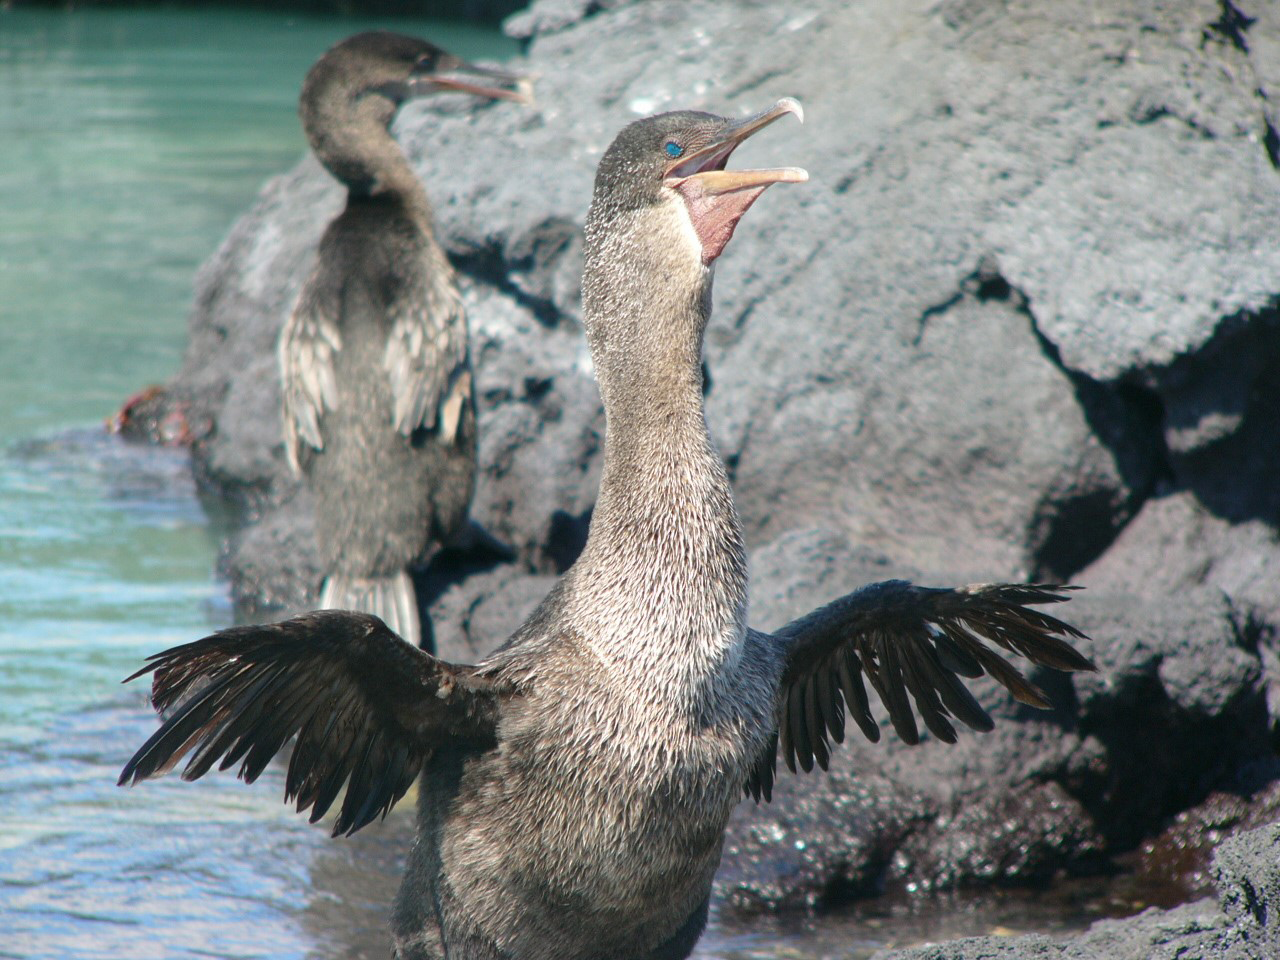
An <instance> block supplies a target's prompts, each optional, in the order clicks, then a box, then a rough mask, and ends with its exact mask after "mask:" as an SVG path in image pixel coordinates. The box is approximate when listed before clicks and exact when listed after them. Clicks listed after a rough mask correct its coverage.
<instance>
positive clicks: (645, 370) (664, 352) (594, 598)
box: [573, 225, 747, 692]
mask: <svg viewBox="0 0 1280 960" xmlns="http://www.w3.org/2000/svg"><path fill="white" fill-rule="evenodd" d="M596 233H597V235H594V236H593V235H592V234H593V230H592V228H591V226H590V225H589V227H588V238H587V246H588V255H587V263H586V269H585V272H584V279H583V293H584V301H583V307H584V314H585V316H584V320H585V323H586V326H587V330H588V337H589V340H590V343H591V348H592V358H593V360H594V362H595V367H596V375H597V378H598V380H599V383H600V392H601V397H602V398H603V400H604V407H605V418H606V432H605V452H604V472H603V476H602V478H601V482H600V495H599V499H598V500H597V502H596V507H595V511H594V513H593V515H592V520H591V532H590V534H589V536H588V540H587V545H586V547H585V549H584V551H583V555H582V558H581V559H580V560H579V562H578V564H577V565H576V566H575V568H574V574H573V579H574V584H575V588H576V589H578V590H581V591H586V592H587V594H588V595H589V596H590V601H591V604H592V609H595V610H598V611H607V614H606V618H607V619H608V621H609V623H607V624H604V625H603V627H604V628H605V629H603V630H601V629H599V627H598V628H597V630H596V631H595V637H597V638H599V639H597V640H596V641H595V642H597V643H600V644H603V645H605V646H606V647H607V649H605V650H603V651H600V650H598V651H597V652H599V653H602V655H603V656H604V657H605V658H607V659H609V660H613V661H620V662H622V663H624V664H626V665H628V666H630V667H638V668H642V669H643V668H647V667H654V666H655V665H660V666H659V669H660V670H663V671H665V673H666V675H668V676H669V677H670V678H671V679H673V680H674V681H675V682H676V684H677V685H679V686H680V687H682V688H684V689H685V691H686V692H690V691H689V688H690V687H696V686H700V685H705V684H706V683H708V682H711V681H712V680H713V679H714V676H715V675H716V674H718V672H719V671H720V670H721V668H722V667H723V666H724V663H725V661H726V660H727V659H728V658H732V657H736V656H737V654H738V652H739V651H740V644H741V639H742V635H743V631H744V629H745V622H746V602H747V601H746V586H747V574H746V561H745V554H744V550H743V542H742V531H741V524H740V522H739V520H738V515H737V511H736V510H735V509H734V505H733V496H732V492H731V490H730V487H729V481H728V477H727V476H726V474H725V469H724V464H723V462H722V461H721V459H720V456H719V454H718V453H717V451H716V449H715V447H714V445H713V444H712V442H711V440H710V437H709V436H708V433H707V424H706V419H705V415H704V408H703V401H702V373H701V354H702V334H703V330H704V328H705V326H706V321H707V315H708V313H709V311H710V305H711V297H710V292H711V274H710V271H708V270H707V268H705V267H703V266H702V265H701V263H700V262H697V261H694V262H693V263H692V264H690V262H689V260H688V259H687V258H682V257H679V256H674V254H677V253H678V252H679V251H672V253H673V259H672V262H670V263H666V264H663V263H653V262H644V261H643V260H641V262H639V263H637V262H636V259H637V258H636V257H635V256H634V255H633V254H632V253H629V252H628V251H626V250H621V249H618V245H619V244H623V245H624V246H625V244H626V242H627V238H626V235H625V232H624V233H623V235H621V236H619V235H618V234H617V233H616V232H615V233H614V234H612V235H610V236H602V235H599V233H598V232H596ZM657 246H658V247H659V248H661V247H662V246H663V245H662V244H658V245H657ZM657 256H659V257H661V256H664V254H657ZM637 268H638V269H637ZM654 278H662V280H661V282H654ZM673 665H674V667H673Z"/></svg>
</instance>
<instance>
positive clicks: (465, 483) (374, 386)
mask: <svg viewBox="0 0 1280 960" xmlns="http://www.w3.org/2000/svg"><path fill="white" fill-rule="evenodd" d="M322 324H327V325H329V327H330V328H331V329H332V331H333V335H334V338H335V339H336V341H337V343H338V346H336V347H335V348H334V349H332V350H331V351H330V352H329V357H328V362H329V363H330V365H331V369H332V381H333V382H332V386H333V396H332V402H331V403H324V404H323V405H322V409H321V410H320V411H319V413H318V416H317V418H316V419H317V429H318V433H319V438H320V441H321V443H322V446H321V447H320V448H319V449H317V448H316V447H314V446H313V445H312V444H310V443H308V442H307V439H306V438H305V437H302V438H300V440H299V441H298V442H297V444H296V450H297V460H298V464H299V467H300V469H301V471H302V473H303V475H304V476H305V477H306V480H307V482H308V484H309V485H310V486H311V488H312V490H313V492H314V493H315V496H316V502H317V511H316V527H317V537H318V540H319V543H320V549H321V555H322V556H321V560H322V563H323V565H324V567H325V569H326V573H334V572H337V573H345V574H350V575H353V576H380V575H389V574H393V573H396V572H398V571H399V570H401V569H403V568H404V567H405V566H406V564H408V563H411V562H413V561H414V560H416V559H417V558H419V557H420V556H421V555H422V554H423V552H424V551H425V550H426V548H427V546H428V544H429V543H430V542H431V541H432V540H433V539H442V538H445V537H448V536H449V535H450V534H452V533H453V532H454V531H455V530H457V529H458V527H459V526H460V525H461V524H462V523H463V522H464V519H465V514H466V510H467V506H468V504H469V502H470V499H471V493H472V489H473V486H474V475H475V445H476V429H475V415H474V405H473V403H472V402H471V380H470V366H469V360H468V354H467V329H466V321H465V318H464V316H463V314H462V311H461V308H460V304H459V302H458V296H457V291H456V287H455V285H454V280H453V274H452V270H451V269H450V267H449V265H448V263H447V261H446V260H445V259H444V256H443V254H442V253H441V252H440V250H439V248H438V247H437V245H436V244H435V242H434V240H433V239H432V238H431V237H430V235H429V234H428V233H427V231H426V229H425V228H424V225H423V224H421V223H419V222H418V219H417V218H415V217H414V216H413V215H412V214H411V213H410V212H409V211H407V210H406V209H405V207H404V206H403V205H401V204H400V203H399V202H397V200H396V198H394V197H389V196H379V197H371V198H353V199H352V201H351V202H350V203H349V204H348V206H347V208H346V210H345V211H344V212H343V213H342V214H341V215H340V216H339V217H338V218H337V219H335V220H334V221H333V222H332V223H331V224H330V225H329V228H328V229H327V230H326V232H325V235H324V238H323V239H322V241H321V245H320V252H319V256H318V261H317V265H316V268H315V270H314V272H313V273H312V275H311V277H310V279H309V280H308V281H307V284H306V286H305V288H304V290H303V292H302V294H301V296H300V298H299V304H298V308H297V312H296V314H295V317H294V319H293V321H292V322H291V324H290V329H289V330H287V331H286V334H285V343H284V344H283V345H282V353H284V354H286V355H287V354H288V353H289V351H290V350H291V349H293V350H294V352H295V353H303V354H305V352H306V350H305V347H303V348H302V349H299V344H300V343H302V342H303V341H305V339H306V338H307V337H312V338H315V337H316V336H317V334H315V333H313V332H312V331H314V330H316V329H318V328H319V327H320V326H321V325H322ZM291 344H292V346H291ZM397 363H399V364H400V376H399V378H397V375H396V370H397ZM298 376H299V377H300V378H305V377H306V376H307V372H306V371H305V370H304V371H302V372H301V373H300V374H299V375H298ZM288 388H289V385H288V384H286V390H288ZM451 393H453V394H458V395H459V396H458V398H457V400H456V401H455V407H456V410H453V411H452V412H453V415H454V418H455V419H454V420H453V421H452V422H451V423H450V427H451V429H450V430H449V431H448V434H449V435H448V436H445V435H444V432H443V431H442V429H441V422H440V421H441V408H442V407H444V406H445V404H446V402H448V399H449V396H450V394H451ZM415 395H417V396H418V397H423V398H427V402H422V401H421V400H420V401H419V406H420V407H422V408H423V409H424V412H422V413H420V414H419V415H418V416H419V419H420V420H422V421H426V422H419V423H409V424H407V425H405V426H404V427H402V428H398V427H397V413H398V412H400V413H401V414H402V415H401V417H400V419H402V420H403V419H404V416H403V413H402V412H403V410H404V408H405V407H406V405H407V404H408V405H412V403H413V401H414V398H415ZM286 416H288V414H287V413H286Z"/></svg>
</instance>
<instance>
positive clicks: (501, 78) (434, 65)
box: [298, 30, 532, 187]
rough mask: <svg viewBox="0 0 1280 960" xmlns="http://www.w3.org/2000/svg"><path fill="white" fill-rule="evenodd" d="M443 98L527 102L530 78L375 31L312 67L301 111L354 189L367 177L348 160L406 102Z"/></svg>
mask: <svg viewBox="0 0 1280 960" xmlns="http://www.w3.org/2000/svg"><path fill="white" fill-rule="evenodd" d="M446 91H457V92H460V93H469V94H471V95H473V96H477V97H487V98H489V99H494V100H516V101H518V102H521V103H531V102H532V97H531V96H530V80H529V78H527V77H524V76H522V75H520V74H515V73H509V72H507V71H505V70H494V69H490V68H487V67H477V66H474V65H472V64H469V63H467V62H466V61H464V60H461V59H460V58H458V57H455V56H454V55H453V54H451V53H446V52H445V51H444V50H441V49H440V48H439V47H437V46H435V45H434V44H431V43H428V42H427V41H425V40H418V39H416V38H415V37H406V36H403V35H402V34H398V33H391V32H389V31H386V30H375V31H371V32H369V33H358V34H356V35H355V36H352V37H347V39H345V40H343V41H342V42H340V43H338V44H337V45H335V46H334V47H332V48H331V49H330V50H328V51H327V52H326V53H325V54H324V56H322V57H321V58H320V59H319V60H317V61H316V63H315V65H314V66H312V68H311V70H310V71H309V72H308V73H307V78H306V80H305V81H304V82H303V84H302V96H301V99H300V101H299V105H298V112H299V114H300V115H301V117H302V126H303V129H304V130H305V131H306V133H307V139H308V140H309V141H310V142H311V147H312V149H313V150H315V152H316V155H317V156H318V157H319V158H320V160H321V162H323V163H324V165H325V166H326V167H328V169H329V171H330V172H331V173H332V174H333V175H334V176H335V177H337V178H338V179H339V180H342V181H343V182H344V183H346V184H348V185H349V186H353V187H358V186H359V185H360V181H361V179H362V178H364V177H366V176H367V170H366V169H365V164H362V163H359V162H352V158H350V157H349V156H348V155H349V154H351V153H352V152H353V151H355V150H357V149H358V147H359V146H360V145H364V146H365V147H366V148H369V147H370V146H371V144H370V140H371V138H373V137H376V136H377V135H378V134H379V133H385V131H386V129H387V127H388V126H390V124H391V121H392V120H393V119H394V118H395V115H396V111H397V110H398V109H399V108H400V105H401V104H402V103H404V102H405V101H406V100H408V99H411V98H413V97H420V96H426V95H427V94H432V93H440V92H446Z"/></svg>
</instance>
